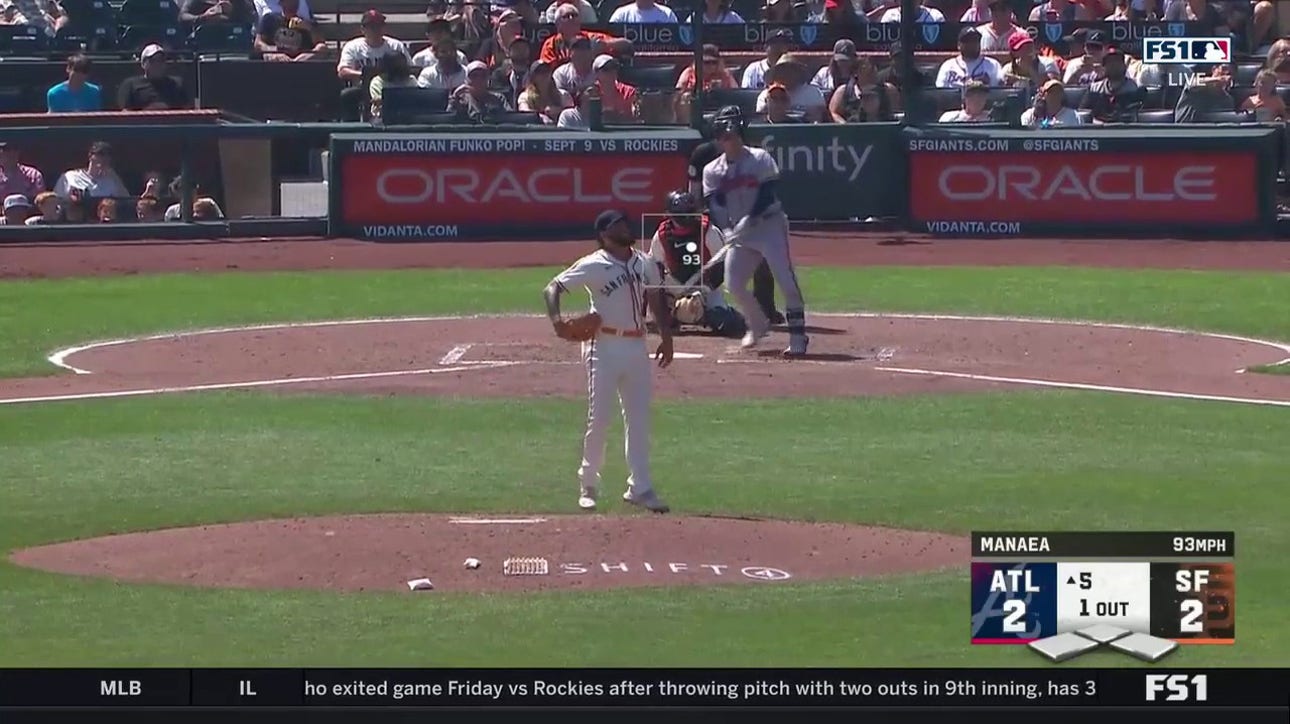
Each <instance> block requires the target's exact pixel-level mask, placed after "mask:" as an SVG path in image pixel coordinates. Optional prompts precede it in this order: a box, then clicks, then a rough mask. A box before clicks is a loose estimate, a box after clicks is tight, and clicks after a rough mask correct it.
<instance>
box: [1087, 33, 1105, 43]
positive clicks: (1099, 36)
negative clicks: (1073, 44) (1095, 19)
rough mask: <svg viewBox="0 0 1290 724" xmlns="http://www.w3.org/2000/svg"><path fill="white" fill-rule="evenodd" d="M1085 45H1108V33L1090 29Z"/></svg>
mask: <svg viewBox="0 0 1290 724" xmlns="http://www.w3.org/2000/svg"><path fill="white" fill-rule="evenodd" d="M1084 44H1085V45H1106V33H1104V32H1102V31H1101V30H1090V31H1089V33H1088V35H1087V36H1086V37H1085V38H1084Z"/></svg>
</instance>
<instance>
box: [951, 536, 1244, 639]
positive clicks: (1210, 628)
mask: <svg viewBox="0 0 1290 724" xmlns="http://www.w3.org/2000/svg"><path fill="white" fill-rule="evenodd" d="M1235 555H1236V536H1235V534H1234V533H1230V532H1227V533H1169V532H1133V533H1101V532H1050V533H1039V532H1035V533H993V532H986V533H973V534H972V571H971V575H972V629H971V631H972V634H971V635H972V643H973V644H1033V643H1035V642H1040V641H1042V640H1044V639H1049V638H1051V637H1057V636H1061V635H1063V634H1072V635H1073V634H1076V633H1078V634H1080V636H1083V637H1084V638H1089V637H1090V632H1092V636H1093V637H1097V636H1099V635H1105V634H1106V632H1112V633H1111V634H1110V635H1109V637H1108V638H1106V639H1104V640H1102V642H1103V643H1107V642H1110V641H1111V639H1113V638H1115V637H1116V636H1121V635H1128V634H1135V635H1141V636H1145V637H1153V638H1154V639H1159V640H1163V641H1164V643H1168V642H1176V643H1179V644H1233V643H1236V566H1235ZM1076 640H1078V641H1083V639H1076ZM1143 640H1145V639H1143ZM1112 646H1116V644H1112ZM1169 646H1170V647H1171V648H1172V647H1173V644H1171V643H1170V644H1169Z"/></svg>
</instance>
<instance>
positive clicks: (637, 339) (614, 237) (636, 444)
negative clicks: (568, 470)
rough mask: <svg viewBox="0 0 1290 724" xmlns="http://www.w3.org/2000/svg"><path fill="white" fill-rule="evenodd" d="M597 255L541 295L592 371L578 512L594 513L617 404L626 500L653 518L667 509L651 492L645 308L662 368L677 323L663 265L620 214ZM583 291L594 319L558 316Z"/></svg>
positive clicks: (600, 229)
mask: <svg viewBox="0 0 1290 724" xmlns="http://www.w3.org/2000/svg"><path fill="white" fill-rule="evenodd" d="M595 228H596V243H597V245H598V246H599V249H597V250H596V251H594V252H592V253H590V254H588V255H586V256H584V257H582V258H581V259H579V260H578V261H576V262H574V264H573V266H571V267H569V268H568V269H565V270H564V271H562V272H560V274H558V275H557V276H556V277H555V279H552V280H551V283H550V284H548V285H547V286H546V289H544V290H543V292H542V296H543V298H544V299H545V301H546V311H547V316H548V317H550V319H551V325H552V327H553V328H554V329H555V333H556V335H557V336H559V337H560V338H561V339H567V340H570V341H579V342H582V361H583V364H584V366H585V367H586V369H587V430H586V434H585V435H584V436H583V440H582V465H581V466H580V467H579V468H578V482H579V484H580V486H581V490H580V492H579V495H578V507H580V508H582V509H583V510H594V509H595V507H596V494H597V491H599V489H600V468H601V466H602V465H603V464H604V462H605V433H606V432H607V431H608V429H609V423H610V422H611V421H612V419H613V412H614V400H615V399H617V400H619V401H620V402H621V404H622V413H623V428H624V436H625V437H626V438H627V444H626V454H627V467H628V470H629V471H630V474H629V475H628V477H627V492H625V493H623V500H625V501H627V502H628V503H631V504H633V505H639V506H641V507H643V508H646V509H648V510H652V511H654V512H656V513H666V512H668V506H667V504H666V503H664V502H663V500H662V499H661V498H659V497H658V494H657V493H655V492H654V484H653V480H652V479H651V478H650V465H649V446H650V399H651V397H652V396H653V378H652V374H651V371H650V358H649V352H648V350H647V349H646V346H645V304H644V303H643V302H645V303H648V305H649V309H650V311H651V312H652V313H653V315H654V321H655V322H656V323H657V324H658V329H659V336H660V337H661V338H662V340H661V341H660V343H659V345H658V348H657V349H656V350H655V359H657V360H658V365H659V367H667V366H668V365H670V364H671V363H672V323H671V319H670V316H671V315H670V314H669V312H668V309H667V306H666V305H665V304H663V301H662V295H661V290H660V289H659V288H658V287H659V285H660V284H661V282H662V279H661V278H660V277H659V272H658V265H657V264H655V263H654V262H653V261H652V260H651V259H649V258H648V257H646V256H645V255H644V254H642V253H641V252H640V251H638V250H637V249H636V248H635V244H636V237H635V235H634V234H632V230H631V226H630V225H629V224H628V223H627V215H626V214H624V213H623V212H621V211H616V210H610V211H604V212H601V214H600V215H599V216H598V217H596V226H595ZM578 287H583V288H585V289H586V290H587V293H588V294H590V296H591V312H590V313H589V314H586V315H583V316H582V317H579V318H577V319H574V320H566V319H564V318H563V316H562V315H561V313H560V296H561V295H563V294H564V293H565V292H568V291H569V290H571V289H575V288H578Z"/></svg>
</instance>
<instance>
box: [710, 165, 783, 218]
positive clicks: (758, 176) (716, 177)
mask: <svg viewBox="0 0 1290 724" xmlns="http://www.w3.org/2000/svg"><path fill="white" fill-rule="evenodd" d="M777 178H779V165H778V164H776V163H775V159H774V157H772V156H771V155H770V154H769V153H767V152H766V151H765V150H764V149H761V148H756V147H753V146H745V147H744V151H743V153H742V154H740V155H739V157H738V158H736V159H734V160H731V159H728V158H726V155H725V154H721V155H720V156H718V157H717V159H716V160H715V161H713V162H712V163H709V164H708V165H707V166H704V167H703V197H704V198H709V197H712V196H716V197H717V201H718V204H719V207H718V208H720V207H724V211H725V213H726V215H727V216H728V217H729V218H728V219H721V218H717V216H719V214H720V210H718V209H714V210H713V211H714V218H713V221H715V222H716V223H718V224H719V225H723V226H724V225H727V224H729V225H731V226H733V225H734V224H737V223H739V221H740V219H743V218H745V217H747V216H748V215H749V214H751V213H752V209H753V205H754V204H755V203H756V202H757V190H758V189H759V188H761V185H762V184H764V183H766V182H767V181H774V180H775V179H777ZM774 212H779V213H783V209H782V207H781V206H780V203H779V200H778V199H776V200H775V201H774V202H773V203H772V204H771V205H770V206H769V207H767V208H766V211H765V212H764V213H767V214H769V213H774Z"/></svg>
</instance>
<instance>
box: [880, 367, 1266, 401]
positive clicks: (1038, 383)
mask: <svg viewBox="0 0 1290 724" xmlns="http://www.w3.org/2000/svg"><path fill="white" fill-rule="evenodd" d="M874 369H876V370H881V371H883V372H899V373H901V374H906V375H926V376H929V377H957V378H960V379H965V380H978V381H981V382H1003V383H1007V384H1013V385H1032V386H1035V387H1060V388H1065V389H1071V390H1092V391H1094V392H1120V393H1124V394H1130V395H1146V396H1148V397H1173V398H1177V399H1184V400H1208V401H1211V402H1241V403H1245V404H1249V405H1272V406H1275V407H1290V400H1284V401H1283V400H1266V399H1262V398H1256V397H1227V396H1225V395H1203V394H1199V393H1193V392H1168V391H1166V390H1151V389H1146V388H1142V387H1116V386H1114V385H1092V384H1087V383H1084V382H1057V381H1054V380H1037V379H1032V378H1029V377H997V376H995V375H977V374H970V373H968V372H945V371H942V370H923V369H917V368H912V367H875V368H874Z"/></svg>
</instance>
